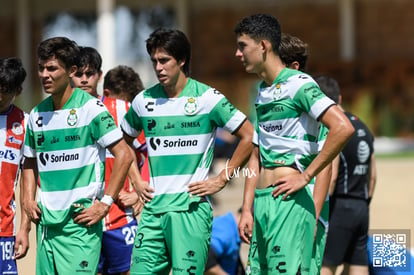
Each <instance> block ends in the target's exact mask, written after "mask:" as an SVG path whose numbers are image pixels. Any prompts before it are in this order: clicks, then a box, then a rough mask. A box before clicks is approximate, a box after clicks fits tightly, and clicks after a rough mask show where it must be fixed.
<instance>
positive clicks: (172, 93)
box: [164, 75, 189, 98]
mask: <svg viewBox="0 0 414 275" xmlns="http://www.w3.org/2000/svg"><path fill="white" fill-rule="evenodd" d="M188 79H189V78H188V77H186V76H184V75H182V76H180V77H178V79H177V82H175V84H174V85H171V86H164V91H165V93H166V94H167V96H168V97H169V98H176V97H178V96H179V95H180V94H181V92H182V91H183V90H184V88H185V86H186V85H187V82H188Z"/></svg>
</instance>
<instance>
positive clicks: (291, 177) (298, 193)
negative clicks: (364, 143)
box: [235, 14, 354, 274]
mask: <svg viewBox="0 0 414 275" xmlns="http://www.w3.org/2000/svg"><path fill="white" fill-rule="evenodd" d="M235 33H236V36H237V50H236V57H238V58H239V59H240V61H241V62H243V65H244V66H245V69H246V71H247V72H248V73H255V74H257V75H258V76H259V77H260V78H261V79H262V83H261V84H260V86H259V88H258V95H257V98H256V103H255V104H256V114H257V118H256V131H255V138H254V143H255V144H257V146H256V147H255V148H254V149H253V153H252V155H251V157H250V160H249V165H248V168H249V170H250V171H254V173H253V176H251V177H248V178H246V183H245V191H244V199H243V207H242V217H241V221H240V223H239V233H240V234H241V237H242V239H243V240H244V241H246V242H249V243H250V251H249V259H248V266H247V267H246V272H248V273H250V272H251V273H254V274H266V273H270V274H278V273H286V274H296V273H297V272H300V273H301V274H310V266H311V258H312V249H313V239H314V232H315V224H316V221H315V205H314V201H313V198H312V194H311V191H310V188H309V186H308V183H309V182H310V181H311V180H312V179H313V178H314V177H315V176H316V175H317V174H318V173H319V172H320V171H321V170H322V169H323V168H324V167H325V166H326V165H327V164H329V163H330V162H331V161H332V159H333V158H334V157H335V156H336V155H337V154H338V153H339V151H340V150H341V148H342V147H343V146H344V144H345V143H346V141H347V140H348V139H349V137H350V136H351V135H352V133H353V131H354V129H353V127H352V125H351V124H350V122H349V120H348V119H347V118H346V117H345V116H344V114H343V113H342V112H341V111H340V109H339V108H338V107H337V106H336V105H335V103H334V102H333V101H332V100H330V99H329V98H328V97H326V96H325V95H324V94H323V93H322V91H321V90H320V89H319V88H318V85H317V84H316V82H315V81H314V80H313V79H312V78H311V77H310V76H309V75H307V74H304V73H302V72H300V71H297V70H293V69H289V68H286V66H285V65H284V64H283V62H282V60H281V59H280V57H279V53H278V50H279V44H280V40H281V29H280V25H279V22H278V21H277V19H276V18H275V17H273V16H271V15H267V14H255V15H252V16H248V17H245V18H243V19H242V20H241V21H240V22H239V23H238V24H237V26H236V28H235ZM320 122H322V123H323V124H324V125H326V126H327V127H328V128H329V133H328V136H327V138H326V142H325V144H324V146H323V148H322V150H321V151H320V152H319V148H318V143H317V141H318V134H319V124H320ZM260 167H262V168H263V169H262V170H261V171H260ZM259 171H260V180H259ZM254 175H256V176H254ZM315 188H317V187H316V186H315ZM253 202H254V223H253V216H252V213H251V209H252V207H253ZM253 224H254V227H253Z"/></svg>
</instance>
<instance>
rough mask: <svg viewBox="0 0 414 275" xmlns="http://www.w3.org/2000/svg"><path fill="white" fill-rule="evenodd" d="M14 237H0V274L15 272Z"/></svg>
mask: <svg viewBox="0 0 414 275" xmlns="http://www.w3.org/2000/svg"><path fill="white" fill-rule="evenodd" d="M14 240H15V237H0V248H1V251H0V253H1V258H0V274H2V275H3V274H11V275H13V274H17V266H16V260H15V259H14Z"/></svg>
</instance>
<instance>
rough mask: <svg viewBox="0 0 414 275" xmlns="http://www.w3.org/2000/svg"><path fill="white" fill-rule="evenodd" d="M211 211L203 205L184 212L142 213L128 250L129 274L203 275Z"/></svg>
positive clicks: (208, 244) (197, 205)
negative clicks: (170, 274) (132, 245)
mask: <svg viewBox="0 0 414 275" xmlns="http://www.w3.org/2000/svg"><path fill="white" fill-rule="evenodd" d="M212 221H213V211H212V209H211V207H210V204H209V203H207V202H202V203H192V204H190V209H189V210H188V211H177V212H173V211H171V212H165V213H162V214H151V213H148V211H146V210H145V208H144V210H143V211H142V213H141V218H140V221H139V224H138V229H137V234H136V236H135V243H134V248H133V251H132V265H131V269H130V274H131V275H133V274H168V273H169V272H170V270H171V268H172V272H173V274H203V273H204V267H205V264H206V262H207V256H208V248H209V246H210V237H211V226H212Z"/></svg>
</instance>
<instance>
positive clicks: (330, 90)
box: [314, 75, 341, 104]
mask: <svg viewBox="0 0 414 275" xmlns="http://www.w3.org/2000/svg"><path fill="white" fill-rule="evenodd" d="M314 79H315V81H316V83H318V85H319V88H320V89H321V90H322V92H323V93H324V94H325V95H327V96H328V97H329V98H330V99H332V100H333V101H335V103H336V104H338V103H339V96H340V94H341V90H340V88H339V84H338V82H337V81H336V80H335V79H333V78H332V77H328V76H323V75H321V76H315V77H314Z"/></svg>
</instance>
